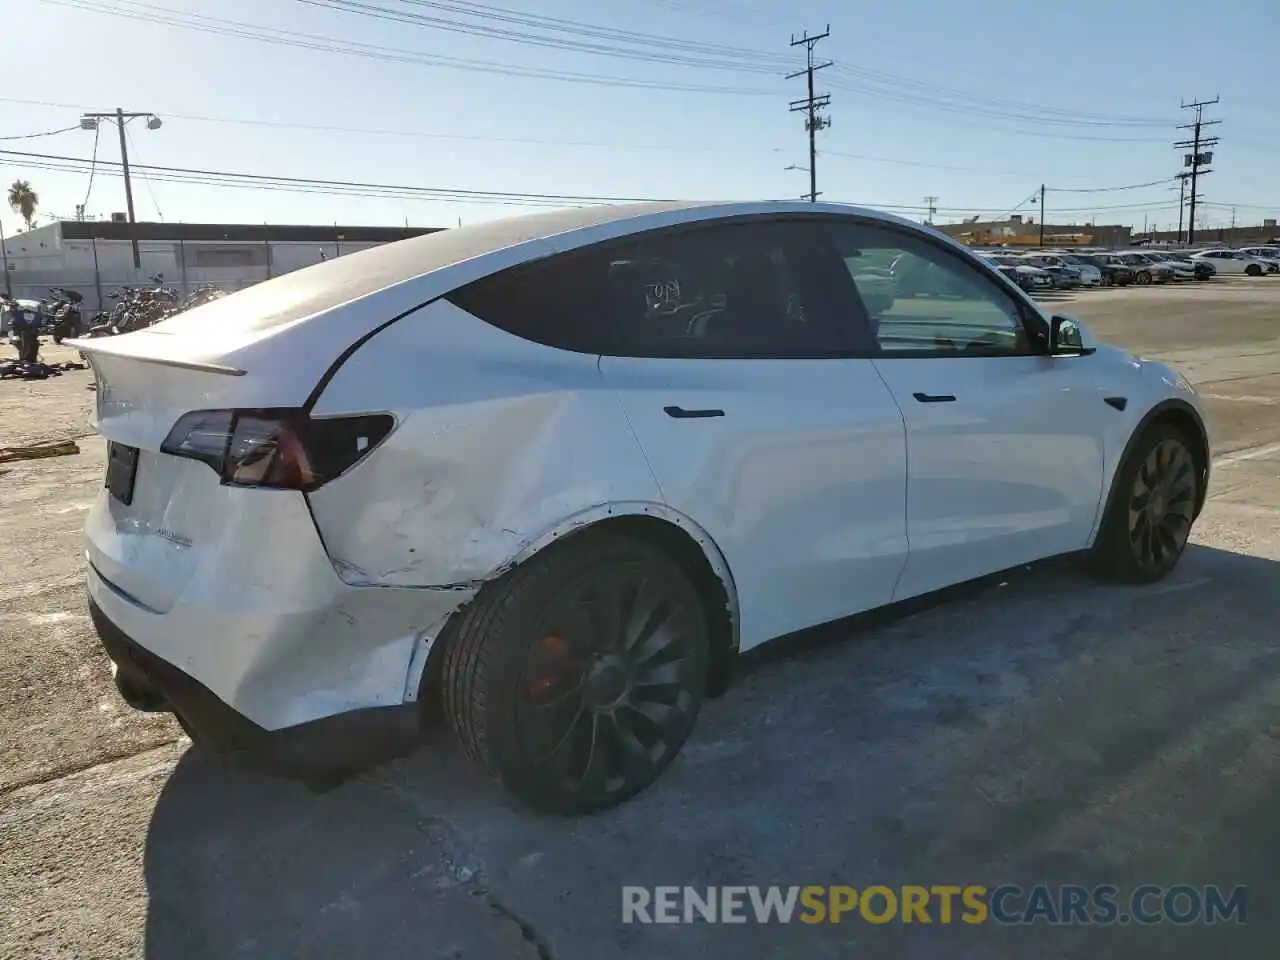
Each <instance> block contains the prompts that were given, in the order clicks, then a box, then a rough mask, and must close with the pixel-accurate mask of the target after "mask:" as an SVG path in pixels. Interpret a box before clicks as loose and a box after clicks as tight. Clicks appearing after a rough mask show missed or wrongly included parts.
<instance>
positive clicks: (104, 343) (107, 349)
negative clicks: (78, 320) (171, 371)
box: [62, 337, 248, 377]
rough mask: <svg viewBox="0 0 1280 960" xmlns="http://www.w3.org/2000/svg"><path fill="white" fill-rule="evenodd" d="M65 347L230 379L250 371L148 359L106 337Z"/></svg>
mask: <svg viewBox="0 0 1280 960" xmlns="http://www.w3.org/2000/svg"><path fill="white" fill-rule="evenodd" d="M62 343H63V346H67V347H71V348H72V349H73V350H79V351H80V352H81V353H89V354H93V353H101V354H104V355H106V356H113V357H125V358H128V359H129V360H137V361H138V362H139V363H158V364H160V365H161V366H164V367H179V368H181V369H183V370H198V371H200V372H201V373H219V374H222V375H224V376H228V377H243V376H244V375H245V374H246V373H247V372H248V371H245V370H241V369H239V368H237V367H228V366H226V365H225V364H221V363H206V362H204V361H202V360H178V359H171V358H168V357H148V356H143V355H139V354H137V353H132V352H130V351H127V350H120V349H114V350H113V349H112V348H111V346H110V344H111V341H110V340H109V339H108V338H106V337H104V338H102V339H98V338H96V337H95V338H94V339H92V340H63V341H62Z"/></svg>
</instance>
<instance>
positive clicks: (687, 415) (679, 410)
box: [662, 407, 724, 420]
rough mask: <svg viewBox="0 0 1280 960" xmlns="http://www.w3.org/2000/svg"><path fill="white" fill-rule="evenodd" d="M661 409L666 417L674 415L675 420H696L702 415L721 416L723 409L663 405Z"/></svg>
mask: <svg viewBox="0 0 1280 960" xmlns="http://www.w3.org/2000/svg"><path fill="white" fill-rule="evenodd" d="M662 409H663V411H664V412H665V413H666V415H667V416H668V417H674V418H675V419H677V420H696V419H701V418H703V417H723V416H724V411H723V410H715V409H706V410H686V409H685V408H684V407H663V408H662Z"/></svg>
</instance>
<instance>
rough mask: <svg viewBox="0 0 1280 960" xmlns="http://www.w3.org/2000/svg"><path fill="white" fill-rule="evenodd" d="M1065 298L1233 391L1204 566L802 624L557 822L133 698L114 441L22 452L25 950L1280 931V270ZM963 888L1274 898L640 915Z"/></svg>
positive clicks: (11, 819)
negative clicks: (662, 888) (1115, 919)
mask: <svg viewBox="0 0 1280 960" xmlns="http://www.w3.org/2000/svg"><path fill="white" fill-rule="evenodd" d="M1053 300H1054V302H1053V306H1054V307H1055V308H1056V309H1061V310H1063V311H1066V312H1071V313H1074V314H1076V315H1078V316H1080V317H1081V318H1082V319H1084V320H1086V321H1087V322H1089V323H1090V324H1091V325H1092V326H1093V328H1094V329H1095V330H1096V331H1097V332H1098V333H1099V334H1100V335H1101V336H1102V338H1103V339H1106V340H1110V341H1112V342H1116V343H1120V344H1122V345H1125V346H1128V347H1130V348H1133V349H1136V350H1138V351H1139V352H1141V353H1144V354H1146V355H1150V356H1155V357H1159V358H1161V359H1167V360H1170V361H1172V362H1174V363H1176V364H1178V365H1179V366H1180V368H1181V369H1182V370H1183V371H1184V372H1185V373H1186V374H1187V375H1188V376H1189V377H1190V378H1191V379H1192V380H1193V381H1195V382H1196V384H1197V385H1198V387H1199V388H1200V390H1201V391H1202V392H1203V393H1204V394H1205V395H1206V396H1207V397H1208V399H1209V406H1210V410H1211V416H1212V424H1211V426H1212V427H1213V429H1214V441H1213V454H1214V458H1215V467H1214V474H1213V479H1212V485H1211V489H1210V500H1209V505H1208V507H1207V509H1206V512H1205V514H1204V515H1203V516H1202V517H1201V519H1200V521H1199V523H1198V525H1197V527H1196V531H1195V534H1194V537H1193V543H1194V545H1193V546H1192V547H1191V548H1190V550H1189V552H1188V554H1187V555H1186V557H1185V558H1184V561H1183V563H1182V564H1181V565H1180V567H1179V568H1178V570H1177V571H1176V572H1175V575H1174V576H1173V577H1172V578H1171V579H1170V580H1168V581H1166V582H1165V583H1162V584H1158V585H1155V586H1151V587H1145V588H1138V589H1130V588H1121V587H1114V586H1108V585H1102V584H1098V583H1096V582H1094V581H1091V580H1090V579H1088V578H1086V577H1085V576H1084V575H1083V574H1082V573H1080V572H1079V571H1078V570H1077V569H1075V568H1074V567H1073V566H1071V565H1069V564H1064V563H1054V564H1047V565H1044V566H1042V567H1039V568H1037V569H1034V570H1031V571H1027V572H1025V573H1020V574H1018V575H1016V576H1010V577H1008V578H1007V579H1005V580H1003V581H993V582H990V583H986V584H981V585H976V586H973V587H966V588H963V589H960V590H957V591H953V592H952V594H951V595H949V596H948V597H946V598H943V599H940V600H938V601H937V602H935V603H933V604H929V605H926V606H925V607H924V608H923V609H921V610H918V611H916V612H913V613H911V614H910V615H905V616H901V615H900V616H895V617H888V618H886V617H880V618H873V619H872V620H870V621H867V622H864V623H859V624H856V625H854V626H851V627H844V628H840V629H834V630H825V631H819V632H817V633H816V634H815V635H813V636H810V637H805V638H801V639H800V640H797V641H788V642H786V643H784V644H779V645H774V646H773V647H771V648H769V649H768V650H766V651H764V652H763V653H762V654H761V655H758V656H753V657H750V658H749V659H748V662H747V663H746V664H744V667H743V670H742V672H741V676H740V678H739V680H738V682H737V683H736V684H735V686H734V687H733V688H731V690H730V691H729V693H728V694H727V695H726V696H725V697H724V698H722V699H720V700H717V701H714V702H712V703H710V704H709V706H708V707H707V709H705V710H704V712H703V715H702V717H701V719H700V721H699V726H698V729H697V730H696V732H695V735H694V737H693V739H692V740H691V742H690V743H689V744H688V745H687V747H686V748H685V751H684V753H683V754H682V756H681V757H680V759H678V760H677V762H676V763H675V764H674V765H673V766H672V768H671V769H670V770H669V771H668V772H667V773H666V774H665V775H664V777H663V778H662V779H661V780H660V781H659V782H658V784H657V785H656V786H655V787H654V788H652V789H651V790H649V791H647V792H646V793H644V794H642V795H641V796H640V797H638V798H637V799H636V800H634V801H632V802H631V803H628V804H626V805H624V806H623V807H621V808H619V809H616V810H613V811H607V812H605V813H602V814H598V815H595V816H591V817H585V818H578V819H562V818H551V817H541V816H535V815H532V814H530V813H528V812H526V811H525V810H524V809H523V808H520V807H518V806H517V805H515V803H514V802H512V801H510V800H509V799H508V798H507V797H506V796H505V795H504V794H503V793H502V792H501V791H500V790H499V789H497V788H496V787H495V786H494V785H492V784H490V783H489V782H488V781H487V780H486V779H485V778H484V777H482V776H481V775H479V774H477V773H476V772H474V771H473V770H471V769H470V768H469V767H468V766H467V764H466V763H465V762H464V761H463V760H462V759H461V758H460V757H459V755H458V754H457V752H456V751H455V750H454V749H453V748H452V746H451V745H450V744H449V743H448V742H447V741H446V742H442V743H440V744H436V745H433V746H431V747H429V748H426V749H423V750H422V751H420V752H419V753H418V754H416V755H415V756H413V757H410V758H407V759H405V760H402V761H398V762H397V763H395V764H392V765H390V766H388V767H385V768H382V769H381V770H378V771H375V772H374V773H372V774H369V775H366V776H364V777H362V778H360V779H358V780H356V781H354V782H351V783H349V784H347V785H345V786H343V787H341V788H340V789H338V790H335V791H332V792H330V793H326V794H322V795H317V794H312V793H310V792H309V791H307V790H306V789H305V788H302V787H300V786H298V785H295V784H291V783H285V782H281V781H276V780H271V779H267V778H262V777H258V776H254V775H250V774H246V773H241V772H237V771H234V770H230V769H227V768H226V767H225V766H224V765H223V764H222V763H221V762H219V761H218V760H216V759H215V758H211V757H208V756H206V755H204V754H202V753H201V752H200V751H197V750H192V749H190V745H189V743H188V742H187V741H186V740H185V739H184V738H183V737H182V736H181V734H180V731H179V730H178V727H177V726H176V724H174V723H173V722H172V721H170V720H168V719H167V718H163V717H155V716H142V715H138V714H134V713H132V712H131V711H129V710H128V709H127V708H126V707H124V706H123V704H121V703H120V702H119V700H118V698H117V696H116V694H115V691H114V688H113V687H112V685H111V683H110V679H109V673H108V669H107V663H106V660H105V658H104V657H103V656H102V655H101V654H100V653H99V651H98V648H97V645H96V642H95V639H94V637H93V634H92V630H91V627H90V625H89V621H88V617H87V614H86V610H85V605H84V600H83V589H82V581H83V574H82V565H83V553H82V548H81V545H80V531H81V527H82V524H83V520H84V515H85V511H86V509H87V507H88V504H89V501H90V498H91V497H92V496H93V494H94V492H95V491H96V489H97V487H98V485H99V484H100V483H101V474H102V461H103V444H102V442H101V440H100V439H99V438H97V437H93V436H84V437H83V438H82V439H81V440H80V441H79V442H80V445H81V453H80V454H79V455H76V456H70V457H60V458H55V459H49V460H36V461H29V462H15V463H6V464H0V494H2V495H3V507H2V508H0V510H2V511H3V513H2V515H3V517H4V522H3V526H2V527H0V530H2V531H3V535H0V957H4V958H8V957H32V956H68V957H70V956H75V957H94V958H96V957H121V956H134V955H137V954H139V953H142V954H144V955H146V956H150V957H161V958H168V957H184V958H197V957H227V956H243V957H269V958H276V957H285V956H308V957H328V956H334V957H339V956H357V955H361V956H364V955H376V956H384V957H402V956H403V957H415V958H427V957H431V958H435V957H439V958H444V957H477V958H489V957H494V958H499V957H503V958H505V957H513V958H518V957H530V958H536V957H543V958H546V957H555V958H559V960H565V958H589V960H605V958H610V957H620V956H637V957H655V958H657V957H661V958H684V957H716V958H721V957H799V956H803V957H806V958H809V957H812V958H825V957H831V958H835V957H841V958H847V957H852V956H858V957H880V956H885V957H911V958H932V957H940V958H942V957H945V958H948V960H960V958H968V957H975V958H976V957H982V958H988V957H1023V956H1032V955H1034V954H1035V953H1036V952H1038V953H1040V954H1043V955H1047V956H1053V957H1072V958H1074V957H1081V958H1086V957H1087V958H1097V960H1103V958H1126V960H1129V958H1133V957H1137V956H1153V957H1154V956H1161V957H1170V956H1172V957H1187V958H1196V960H1203V957H1205V956H1207V955H1210V952H1211V951H1213V952H1215V953H1216V954H1218V955H1221V956H1229V957H1240V958H1245V957H1262V956H1270V955H1273V953H1274V947H1273V944H1274V942H1275V938H1276V936H1277V934H1280V909H1278V908H1277V905H1276V899H1275V897H1276V894H1277V892H1278V891H1280V884H1278V883H1277V880H1276V871H1275V864H1276V863H1277V862H1280V810H1278V808H1277V805H1276V802H1275V798H1276V797H1277V796H1278V795H1280V791H1278V788H1280V647H1278V646H1277V633H1276V624H1277V622H1280V616H1278V615H1280V576H1278V574H1277V571H1278V569H1280V568H1277V566H1276V563H1277V561H1280V280H1274V279H1270V278H1262V279H1258V280H1251V279H1244V278H1241V279H1238V280H1235V279H1223V280H1217V281H1214V282H1212V283H1208V284H1197V285H1179V286H1176V287H1173V286H1169V287H1147V288H1134V289H1122V290H1098V291H1085V292H1082V293H1080V294H1078V295H1069V296H1060V297H1054V298H1053ZM46 355H49V356H53V358H55V359H60V358H61V357H59V356H57V355H56V352H55V351H46ZM90 384H91V379H90V374H89V373H87V372H77V373H70V374H66V375H64V376H62V377H60V378H57V379H52V380H49V381H45V382H42V383H31V384H28V383H20V382H14V381H0V446H5V445H8V444H10V443H13V442H27V441H31V440H34V439H38V438H41V437H49V438H53V437H62V436H68V435H70V436H76V435H82V434H84V433H86V431H87V427H85V426H84V418H85V415H86V414H87V411H88V408H89V405H90V404H91V402H92V398H93V393H92V390H91V389H90ZM33 398H35V399H34V401H33ZM948 883H951V884H966V883H980V884H983V885H986V886H988V887H994V886H996V885H998V884H1000V883H1017V884H1020V885H1022V886H1024V887H1030V886H1032V885H1034V884H1036V883H1046V884H1064V883H1078V884H1085V885H1091V884H1095V883H1114V884H1116V885H1118V886H1120V887H1122V888H1124V887H1128V886H1132V885H1136V884H1139V883H1155V884H1164V885H1170V884H1176V883H1189V884H1194V885H1203V884H1218V885H1221V886H1224V887H1228V888H1229V887H1232V886H1235V885H1238V884H1244V885H1249V886H1250V888H1251V900H1250V907H1249V914H1248V923H1247V924H1245V925H1243V926H1237V925H1227V926H1221V925H1219V926H1193V927H1174V926H1171V925H1169V924H1161V925H1156V926H1151V927H1141V926H1137V925H1128V926H1112V927H1107V928H1100V927H1084V926H1076V927H1050V926H1047V925H1045V924H1043V923H1037V924H1035V925H1032V926H1028V927H1023V928H1010V927H997V926H993V925H990V924H988V925H984V926H980V927H977V926H967V925H965V924H961V923H956V924H953V925H941V924H939V923H934V924H933V925H930V926H924V925H920V924H916V925H910V926H904V925H901V924H897V923H891V924H887V925H883V926H873V925H869V924H867V923H865V922H863V921H861V920H859V919H857V918H856V917H855V918H853V919H846V920H845V922H844V923H841V924H839V925H831V924H826V925H819V926H806V925H803V924H793V925H790V926H781V925H770V926H757V925H755V924H749V925H746V926H723V925H716V926H713V925H707V924H695V925H672V926H663V925H629V926H628V925H623V924H622V923H621V901H622V897H621V888H622V886H623V885H646V886H655V885H684V884H692V885H697V886H707V885H730V884H741V885H749V884H761V885H768V884H780V885H784V886H787V885H792V884H799V885H805V884H849V885H851V886H854V887H858V888H864V887H866V886H869V885H872V884H882V885H886V886H890V887H896V886H900V885H902V884H920V885H924V886H932V885H937V884H948Z"/></svg>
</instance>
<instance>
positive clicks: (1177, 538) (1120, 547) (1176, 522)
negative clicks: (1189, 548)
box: [1090, 424, 1201, 583]
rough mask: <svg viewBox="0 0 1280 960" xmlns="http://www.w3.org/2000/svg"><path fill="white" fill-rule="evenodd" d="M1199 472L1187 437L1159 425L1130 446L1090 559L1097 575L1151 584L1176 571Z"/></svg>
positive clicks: (1193, 509) (1195, 498)
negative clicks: (1174, 569)
mask: <svg viewBox="0 0 1280 960" xmlns="http://www.w3.org/2000/svg"><path fill="white" fill-rule="evenodd" d="M1200 476H1201V474H1200V471H1199V470H1198V469H1197V467H1196V459H1195V455H1194V454H1193V453H1192V449H1191V444H1190V442H1189V441H1188V438H1187V436H1186V434H1185V433H1184V432H1183V431H1182V430H1179V429H1178V428H1177V427H1174V426H1172V425H1166V424H1159V425H1157V426H1155V427H1153V428H1152V429H1150V430H1148V431H1146V432H1145V433H1144V434H1143V435H1142V436H1141V437H1140V438H1139V439H1138V440H1137V442H1135V443H1134V444H1133V446H1132V448H1131V450H1130V451H1129V454H1128V455H1127V456H1126V458H1125V461H1124V463H1122V464H1121V465H1120V469H1119V472H1118V473H1117V474H1116V478H1115V483H1114V487H1113V493H1112V495H1111V498H1110V503H1109V505H1108V508H1107V513H1106V515H1105V516H1104V517H1103V518H1102V526H1101V528H1100V529H1099V530H1098V536H1097V539H1096V541H1095V542H1094V546H1093V549H1092V551H1091V554H1090V565H1091V566H1092V567H1093V569H1094V571H1095V572H1096V573H1098V574H1099V575H1101V576H1103V577H1105V578H1107V579H1109V580H1118V581H1120V582H1122V583H1153V582H1155V581H1157V580H1160V579H1163V578H1164V577H1165V576H1167V575H1168V574H1169V572H1170V571H1171V570H1173V568H1174V567H1175V566H1177V563H1178V560H1179V558H1181V556H1182V553H1183V551H1184V550H1185V549H1186V545H1187V537H1188V536H1190V534H1191V525H1192V523H1194V522H1195V513H1196V508H1197V504H1198V503H1199V502H1200V499H1199V498H1200V490H1199V485H1200Z"/></svg>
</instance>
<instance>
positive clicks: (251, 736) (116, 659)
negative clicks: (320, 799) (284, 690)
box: [89, 597, 421, 780]
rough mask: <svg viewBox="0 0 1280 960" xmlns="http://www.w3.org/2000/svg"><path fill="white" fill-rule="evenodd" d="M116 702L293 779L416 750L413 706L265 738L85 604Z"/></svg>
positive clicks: (329, 774) (351, 770)
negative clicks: (170, 716)
mask: <svg viewBox="0 0 1280 960" xmlns="http://www.w3.org/2000/svg"><path fill="white" fill-rule="evenodd" d="M89 614H90V616H91V617H92V619H93V625H94V627H95V628H96V629H97V631H98V636H99V638H100V639H101V641H102V645H103V648H104V649H105V650H106V653H107V656H109V657H110V658H111V660H112V662H113V663H114V664H115V670H114V673H115V682H116V688H117V689H118V690H119V692H120V695H121V696H122V697H123V698H124V700H125V702H127V703H128V704H129V705H130V706H132V707H134V708H135V709H139V710H152V711H167V712H172V713H174V714H176V715H177V716H179V717H180V718H181V719H182V722H183V724H184V726H185V727H186V728H187V730H188V731H189V732H190V734H191V736H192V739H193V740H195V741H197V742H199V743H200V744H201V745H205V746H209V747H211V748H212V749H214V750H216V751H217V752H219V753H224V754H228V755H230V756H231V757H232V758H233V759H235V760H236V761H237V762H239V763H240V764H241V765H243V766H245V767H248V768H250V769H254V770H258V771H261V772H264V773H270V774H275V775H277V776H285V777H293V778H298V779H306V780H315V779H324V780H333V779H342V778H345V777H349V776H352V775H354V774H356V773H359V772H360V771H362V770H366V769H368V768H369V767H372V766H376V765H377V764H379V763H382V762H385V761H387V760H390V759H392V758H394V757H397V756H402V755H404V754H406V753H408V752H410V751H411V750H413V749H414V747H415V746H417V744H418V743H419V740H420V733H421V730H420V723H419V717H420V710H419V709H418V705H417V704H416V703H404V704H400V705H397V706H391V707H371V708H365V709H357V710H352V711H349V712H346V713H341V714H336V715H332V716H328V717H324V718H321V719H318V720H312V721H309V722H307V723H302V724H298V725H297V726H292V727H285V728H283V729H280V730H267V729H265V728H263V727H261V726H259V725H258V724H256V723H254V722H253V721H252V720H250V719H249V718H248V717H246V716H244V715H243V714H241V713H239V712H238V711H236V710H235V709H233V708H232V707H230V706H228V705H227V704H226V703H224V702H223V701H222V700H220V699H219V698H218V697H217V695H216V694H214V693H213V691H211V690H210V689H209V688H208V687H206V686H205V685H204V684H202V683H201V682H200V681H198V680H196V679H195V678H194V677H192V676H190V675H189V674H187V673H185V672H183V671H182V670H181V669H179V668H178V667H176V666H174V665H173V664H171V663H169V662H168V661H167V660H164V659H162V658H160V657H158V656H156V655H155V654H153V653H151V652H149V651H148V650H146V649H145V648H143V647H142V646H140V645H139V644H138V643H136V642H134V640H133V639H132V638H130V637H129V636H128V635H127V634H126V633H125V632H124V631H123V630H122V629H120V627H118V626H117V625H116V624H115V623H114V622H112V620H111V619H110V618H109V617H108V616H107V615H106V614H105V613H104V612H103V611H102V609H101V608H100V607H99V606H98V604H97V603H95V602H94V600H93V598H92V597H90V598H89Z"/></svg>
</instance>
